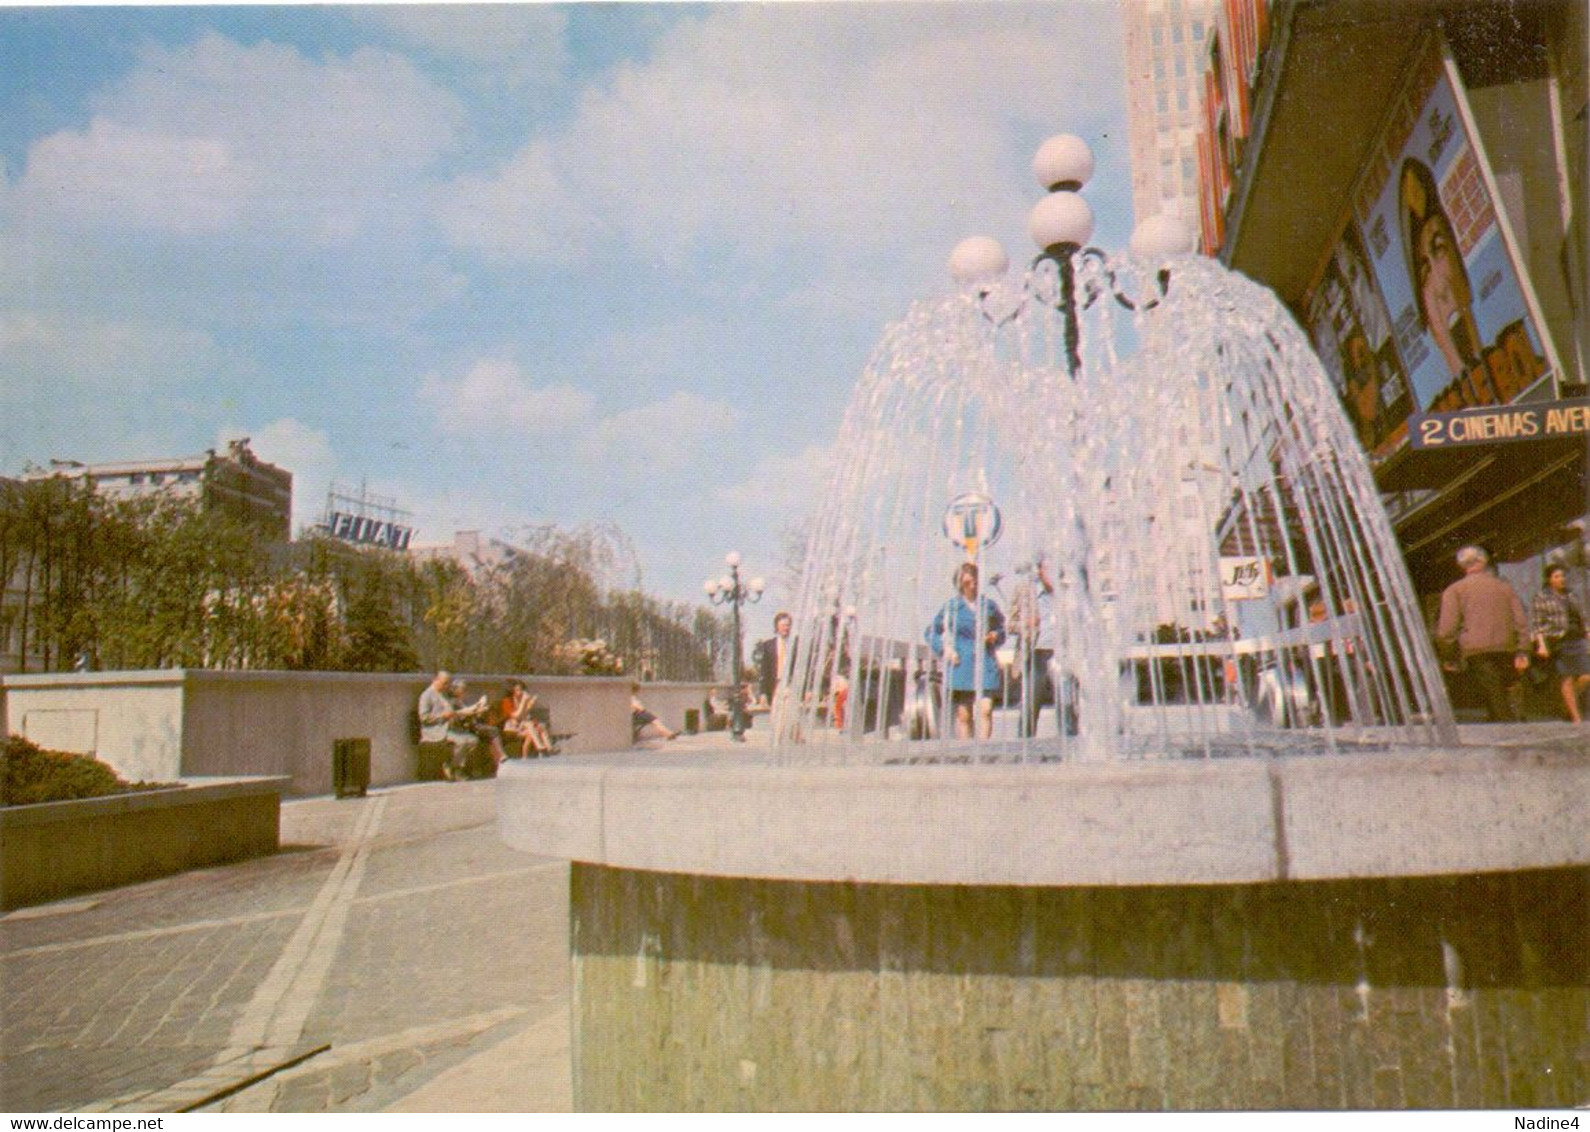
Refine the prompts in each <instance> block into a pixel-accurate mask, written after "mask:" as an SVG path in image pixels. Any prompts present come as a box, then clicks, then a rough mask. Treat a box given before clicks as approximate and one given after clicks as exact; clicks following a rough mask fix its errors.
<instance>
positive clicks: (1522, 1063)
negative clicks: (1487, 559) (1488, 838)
mask: <svg viewBox="0 0 1590 1132" xmlns="http://www.w3.org/2000/svg"><path fill="white" fill-rule="evenodd" d="M1587 889H1590V873H1587V872H1586V870H1584V869H1567V870H1555V871H1543V872H1528V873H1517V874H1504V875H1500V876H1492V877H1469V878H1419V879H1409V880H1380V879H1377V880H1363V881H1317V882H1307V883H1273V884H1258V885H1229V886H1178V887H1131V888H1033V887H1020V888H1007V887H971V886H956V885H946V886H925V885H875V884H837V883H804V882H796V881H757V880H743V879H729V878H714V877H701V876H681V875H678V874H664V873H646V872H639V871H635V870H629V869H610V868H603V867H599V866H584V865H576V866H575V869H574V875H573V893H572V895H573V940H574V979H575V992H574V998H575V1002H576V1016H575V1025H576V1029H577V1034H578V1039H577V1048H578V1055H577V1058H576V1066H575V1098H576V1103H577V1106H578V1107H579V1108H581V1109H583V1110H587V1111H594V1110H607V1111H653V1112H655V1111H726V1110H782V1111H791V1110H793V1111H805V1110H812V1111H870V1110H889V1111H909V1110H1004V1109H1043V1110H1193V1109H1196V1110H1212V1109H1265V1110H1272V1109H1375V1108H1390V1109H1402V1108H1421V1109H1438V1108H1466V1109H1468V1108H1488V1107H1506V1108H1529V1107H1535V1106H1547V1107H1554V1108H1562V1107H1568V1106H1570V1105H1573V1104H1582V1103H1584V1101H1585V1100H1586V1099H1587V1097H1590V1087H1587V1077H1586V1063H1585V1060H1584V1053H1585V1049H1584V1043H1585V1040H1586V1039H1585V1035H1586V1020H1587V1018H1590V991H1587V978H1586V973H1587V958H1586V949H1585V947H1584V939H1585V935H1584V932H1585V925H1586V924H1587V923H1590V906H1587V903H1586V892H1587Z"/></svg>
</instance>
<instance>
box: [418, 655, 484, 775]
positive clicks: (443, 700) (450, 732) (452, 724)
mask: <svg viewBox="0 0 1590 1132" xmlns="http://www.w3.org/2000/svg"><path fill="white" fill-rule="evenodd" d="M452 689H453V675H452V673H450V672H448V671H446V670H445V669H443V670H442V671H439V672H437V674H436V675H435V676H433V677H432V678H431V682H430V684H428V685H427V686H426V688H425V691H423V692H421V693H420V702H419V708H418V711H419V717H420V742H422V743H450V744H451V745H452V748H453V751H452V754H451V755H449V756H448V759H447V761H446V762H444V763H443V764H442V777H443V778H445V779H446V780H447V781H448V782H456V781H457V780H458V779H460V778H462V777H463V773H464V767H465V765H466V763H467V760H468V758H469V752H470V751H471V750H472V749H473V748H474V746H475V744H476V743H478V742H479V741H480V740H479V738H478V737H477V736H476V735H475V733H474V732H473V731H471V730H470V729H469V728H468V727H466V726H465V722H466V720H467V718H468V716H467V715H466V714H465V713H464V712H463V711H462V710H461V709H460V706H459V704H458V703H457V702H456V701H455V700H454V699H453V697H452Z"/></svg>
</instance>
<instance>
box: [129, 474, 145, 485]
mask: <svg viewBox="0 0 1590 1132" xmlns="http://www.w3.org/2000/svg"><path fill="white" fill-rule="evenodd" d="M127 482H128V483H131V484H140V483H143V482H144V474H143V473H142V472H133V473H132V474H131V475H129V476H128V477H127Z"/></svg>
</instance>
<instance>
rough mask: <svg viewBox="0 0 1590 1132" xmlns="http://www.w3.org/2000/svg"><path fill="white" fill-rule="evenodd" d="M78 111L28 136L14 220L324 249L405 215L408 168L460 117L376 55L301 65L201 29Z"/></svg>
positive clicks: (283, 50)
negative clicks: (307, 241) (304, 242)
mask: <svg viewBox="0 0 1590 1132" xmlns="http://www.w3.org/2000/svg"><path fill="white" fill-rule="evenodd" d="M94 109H95V113H94V117H93V119H92V121H91V122H90V123H89V125H88V127H87V128H86V129H83V130H65V131H61V132H59V133H56V134H54V135H51V136H49V137H46V138H42V139H40V140H39V141H37V142H36V143H35V144H34V145H33V147H32V148H31V150H30V151H29V154H28V160H27V164H26V167H25V168H24V170H23V172H22V175H21V177H20V178H19V179H18V181H17V183H16V185H15V186H14V188H13V193H12V195H13V197H14V201H13V209H14V211H15V212H16V213H17V214H18V215H19V216H21V217H31V218H33V219H35V220H36V221H38V222H40V223H49V222H52V221H53V222H54V223H57V224H60V223H67V224H78V225H81V224H93V225H97V226H114V227H125V228H131V229H144V230H161V231H174V232H177V233H184V234H191V233H208V232H214V231H217V230H221V229H231V228H237V227H245V226H246V227H248V228H250V229H256V230H262V231H265V232H277V231H288V232H293V233H297V234H301V235H307V236H308V237H310V238H311V239H314V240H318V241H321V242H325V243H338V242H341V241H344V240H346V239H348V238H351V237H352V236H355V235H357V234H359V233H360V232H362V231H363V230H365V229H366V227H367V226H368V225H370V224H372V223H374V222H376V221H377V220H379V222H380V223H382V224H390V223H394V222H398V221H400V220H401V218H403V217H404V216H405V214H408V215H410V216H411V217H412V216H418V215H420V214H421V212H422V209H423V207H424V205H423V201H424V200H425V198H424V195H423V192H422V191H421V186H420V185H419V183H418V177H419V175H420V174H422V173H424V172H425V171H426V170H427V169H429V168H430V167H431V165H432V163H433V162H435V161H436V159H437V158H438V157H439V156H440V155H441V154H443V153H444V152H446V151H447V150H448V149H449V148H450V147H451V146H452V145H453V144H454V142H455V140H456V137H457V134H458V129H459V125H460V123H461V120H462V111H461V108H460V107H459V104H458V102H457V100H456V99H455V98H454V97H453V96H452V95H451V94H450V93H448V92H447V91H446V90H444V89H443V88H441V87H439V86H437V85H436V84H435V83H433V82H431V81H430V80H429V79H427V78H426V77H425V76H424V75H422V74H421V73H420V72H419V71H417V70H416V69H415V68H414V67H413V66H412V64H410V63H409V62H408V61H407V60H404V59H402V58H401V57H399V56H396V55H393V54H390V53H388V52H383V51H377V50H373V49H370V48H363V49H360V50H357V51H354V52H352V53H351V54H349V55H346V56H341V57H337V56H328V57H327V58H326V59H324V60H320V61H317V60H311V59H308V58H306V57H305V56H304V55H302V54H301V53H300V52H299V51H297V50H296V49H295V48H292V47H286V46H282V45H279V44H273V43H260V44H257V45H254V46H243V45H240V44H238V43H235V42H233V41H231V40H229V39H226V38H224V37H222V36H219V35H215V34H213V33H212V34H208V35H205V36H203V37H202V38H200V39H199V40H197V41H196V42H194V43H192V44H190V45H187V46H183V47H177V48H167V47H149V48H147V49H146V50H145V51H144V52H143V54H142V56H141V58H140V64H139V66H138V67H136V68H135V69H134V70H133V71H132V72H130V73H129V74H128V75H127V76H126V77H124V78H123V79H122V80H121V81H119V82H117V83H115V84H113V85H112V86H110V87H108V88H106V89H105V90H104V91H102V92H101V93H100V94H99V95H98V96H97V97H96V98H95V100H94Z"/></svg>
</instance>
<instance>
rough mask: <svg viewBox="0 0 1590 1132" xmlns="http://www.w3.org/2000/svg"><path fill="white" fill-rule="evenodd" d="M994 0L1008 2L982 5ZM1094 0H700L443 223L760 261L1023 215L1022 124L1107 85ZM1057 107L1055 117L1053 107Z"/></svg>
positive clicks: (455, 203)
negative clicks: (798, 250)
mask: <svg viewBox="0 0 1590 1132" xmlns="http://www.w3.org/2000/svg"><path fill="white" fill-rule="evenodd" d="M1001 11H1003V12H1009V13H1012V17H1013V18H1009V19H998V20H994V19H990V18H989V13H990V12H1001ZM1098 13H1099V19H1097V20H1080V21H1079V20H1076V19H1075V14H1076V9H1075V8H1074V7H1069V6H1068V7H1060V6H1051V5H1010V6H1008V7H1004V8H1000V7H995V8H989V7H986V6H982V5H977V6H962V5H954V4H928V5H913V6H911V7H910V8H909V9H907V8H906V6H905V5H898V4H888V5H854V6H850V5H829V6H825V7H824V9H823V17H824V18H823V19H821V20H816V19H813V18H812V16H811V11H810V9H808V8H806V7H804V6H802V5H782V4H750V5H734V6H725V7H722V8H715V9H712V10H710V11H708V13H707V14H706V15H705V16H704V17H703V18H701V19H699V20H694V21H686V22H683V23H681V24H680V25H679V26H678V27H676V28H675V29H674V30H673V31H672V33H671V34H670V35H668V36H667V37H665V38H664V39H663V40H662V41H661V43H660V44H659V45H658V47H657V49H656V50H655V52H654V54H653V56H652V58H651V59H650V60H649V61H647V62H645V63H642V64H634V65H629V66H626V67H623V68H620V69H618V70H616V71H615V72H614V73H613V74H612V75H611V76H609V77H608V79H607V80H606V81H605V83H604V84H603V85H602V86H600V87H598V88H593V89H591V90H589V91H588V92H587V93H586V96H585V98H584V100H583V102H582V103H581V105H580V107H579V110H578V113H577V115H576V117H575V119H574V120H573V121H572V122H571V123H569V125H568V126H567V128H566V129H565V130H564V131H563V132H562V133H560V134H557V135H555V136H545V137H541V138H538V139H536V140H535V141H533V142H532V143H530V145H528V146H527V147H526V148H525V150H524V151H523V152H521V153H520V154H519V155H518V156H517V157H516V158H515V159H513V160H512V161H510V162H508V163H507V164H506V165H504V166H503V167H502V169H501V171H500V172H499V173H498V174H497V175H496V176H495V177H493V178H490V179H486V180H479V179H476V180H467V181H460V182H459V183H458V184H457V185H456V186H455V190H456V191H455V194H454V196H453V198H452V199H451V200H450V201H448V202H447V203H446V204H445V205H444V208H443V219H444V223H445V224H446V226H447V228H448V230H449V231H450V232H451V233H452V234H453V236H454V238H455V239H457V240H459V241H460V242H462V243H467V244H469V245H470V246H475V247H481V248H489V249H491V250H494V251H496V252H498V253H500V254H510V255H520V256H527V257H545V256H558V255H563V254H569V249H570V248H574V249H582V248H584V247H586V246H587V245H588V243H589V237H590V235H591V233H592V231H593V230H595V228H596V226H597V225H598V223H599V224H600V226H602V227H603V228H605V229H608V230H611V231H613V232H615V233H617V234H619V235H621V236H622V237H624V239H625V240H626V241H627V242H628V244H629V246H631V247H632V248H635V249H638V250H639V251H640V253H641V254H644V255H648V256H654V257H662V258H663V259H665V260H668V259H673V258H675V257H677V256H680V255H682V254H683V253H685V252H686V251H689V250H692V249H700V248H703V247H705V248H713V249H725V248H726V249H732V250H733V252H734V254H735V255H737V256H740V257H744V258H746V259H749V260H751V261H752V262H755V263H759V264H765V263H770V262H776V261H777V259H778V258H779V256H780V255H781V254H782V253H784V252H786V251H787V250H788V249H790V248H791V247H804V246H807V245H811V244H817V243H825V244H829V245H830V246H831V247H832V248H833V251H832V252H831V253H830V254H831V255H832V256H834V257H835V258H836V260H838V259H845V258H849V257H853V256H856V255H858V254H859V255H875V254H878V253H879V252H880V251H882V250H884V249H889V248H894V247H898V246H899V245H901V244H904V243H906V242H916V241H921V240H923V239H941V240H943V241H945V243H944V247H948V246H949V243H950V242H953V241H952V236H953V237H954V238H958V234H961V233H964V231H966V230H968V229H970V228H980V227H981V226H982V225H981V224H980V223H979V222H978V218H979V217H982V216H985V215H987V214H990V213H992V214H995V215H1000V216H1003V215H1005V214H1007V213H1008V214H1010V215H1016V216H1020V215H1024V214H1025V211H1026V209H1027V208H1028V207H1030V203H1031V199H1030V198H1031V197H1033V196H1035V195H1037V193H1038V189H1037V188H1036V187H1035V186H1034V187H1032V188H1031V189H1030V190H1029V189H1025V188H1023V187H1022V186H1021V185H1020V184H1019V183H1018V182H1019V180H1020V177H1019V176H1013V175H1012V174H1013V173H1015V174H1018V175H1019V174H1021V173H1022V172H1023V171H1024V170H1025V166H1026V163H1027V160H1028V158H1029V156H1030V153H1031V148H1030V147H1031V145H1032V143H1033V141H1034V140H1035V139H1036V138H1040V137H1042V136H1043V133H1047V132H1055V131H1058V130H1059V129H1061V128H1068V129H1073V130H1077V131H1078V132H1088V130H1089V128H1090V126H1092V125H1093V124H1094V121H1095V120H1094V115H1093V112H1091V111H1090V109H1089V108H1090V107H1092V106H1094V105H1103V106H1110V107H1113V106H1115V105H1118V103H1119V96H1120V89H1121V83H1122V79H1121V74H1120V70H1119V65H1118V63H1117V60H1118V58H1119V54H1120V48H1119V41H1118V33H1117V31H1116V28H1117V24H1116V16H1115V14H1114V10H1113V7H1109V6H1105V5H1100V6H1099V7H1098ZM1065 58H1087V59H1089V60H1090V61H1095V62H1093V63H1092V65H1091V66H1090V68H1087V69H1084V68H1064V67H1061V66H1059V65H1057V61H1059V60H1062V59H1065ZM1083 76H1086V77H1083ZM1062 107H1063V108H1066V109H1065V110H1064V111H1063V112H1065V113H1068V114H1070V115H1072V120H1071V121H1069V122H1065V123H1060V122H1057V121H1055V118H1056V116H1057V115H1058V114H1060V113H1062V111H1061V110H1060V109H1058V108H1062ZM1079 108H1080V109H1079ZM1023 193H1025V194H1026V195H1025V196H1023V195H1022V194H1023ZM593 218H595V219H594V220H593ZM574 254H578V253H577V252H576V253H574ZM935 254H938V253H937V252H936V253H935Z"/></svg>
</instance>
